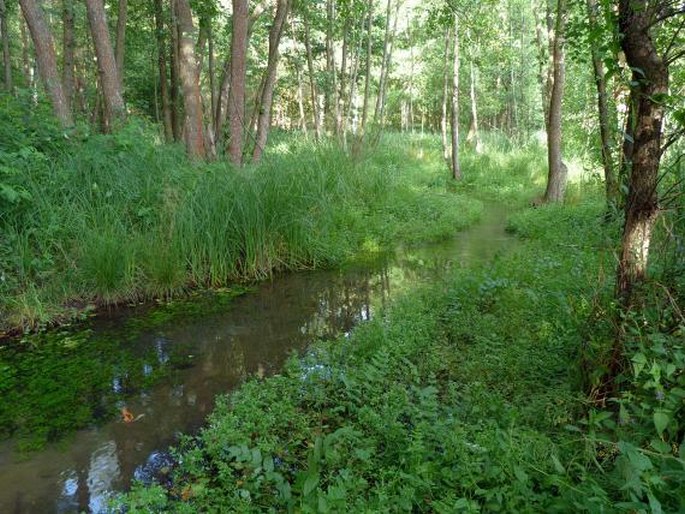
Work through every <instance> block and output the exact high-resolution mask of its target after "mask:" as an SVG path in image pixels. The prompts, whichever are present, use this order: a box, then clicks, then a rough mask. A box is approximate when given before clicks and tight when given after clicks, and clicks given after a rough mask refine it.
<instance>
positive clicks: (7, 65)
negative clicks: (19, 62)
mask: <svg viewBox="0 0 685 514" xmlns="http://www.w3.org/2000/svg"><path fill="white" fill-rule="evenodd" d="M0 32H1V33H2V67H3V82H4V85H5V91H12V59H11V56H10V35H9V24H8V23H7V7H6V6H5V0H0Z"/></svg>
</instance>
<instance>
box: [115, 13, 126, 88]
mask: <svg viewBox="0 0 685 514" xmlns="http://www.w3.org/2000/svg"><path fill="white" fill-rule="evenodd" d="M127 1H128V0H119V13H118V16H117V40H116V46H115V52H116V53H115V60H116V62H117V71H118V72H119V80H120V81H121V89H122V90H123V89H124V54H125V49H126V15H127V9H128V5H127Z"/></svg>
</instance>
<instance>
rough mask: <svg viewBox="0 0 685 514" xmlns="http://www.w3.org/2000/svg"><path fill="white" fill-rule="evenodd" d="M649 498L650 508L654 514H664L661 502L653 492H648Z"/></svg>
mask: <svg viewBox="0 0 685 514" xmlns="http://www.w3.org/2000/svg"><path fill="white" fill-rule="evenodd" d="M647 498H648V499H649V508H650V509H651V510H652V514H662V512H663V510H661V502H659V500H657V499H656V496H654V495H653V494H652V493H651V492H648V493H647Z"/></svg>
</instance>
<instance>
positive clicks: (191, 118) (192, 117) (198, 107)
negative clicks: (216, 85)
mask: <svg viewBox="0 0 685 514" xmlns="http://www.w3.org/2000/svg"><path fill="white" fill-rule="evenodd" d="M174 1H175V2H176V17H177V19H178V35H179V57H180V59H179V75H180V78H181V85H182V88H183V107H184V109H183V113H184V124H183V127H184V130H183V138H184V140H185V145H186V151H187V152H188V155H189V156H190V157H191V158H193V159H204V158H205V156H206V151H205V137H204V130H203V124H202V98H201V96H200V83H199V78H200V73H199V71H198V65H197V60H196V59H195V39H194V37H193V36H194V32H195V28H194V27H193V16H192V13H191V12H190V5H189V4H188V0H174Z"/></svg>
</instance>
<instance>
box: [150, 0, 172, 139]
mask: <svg viewBox="0 0 685 514" xmlns="http://www.w3.org/2000/svg"><path fill="white" fill-rule="evenodd" d="M155 36H156V38H157V65H158V67H159V96H160V97H161V100H162V120H163V123H164V138H165V139H166V140H167V141H172V140H173V139H174V131H173V125H172V120H171V106H170V105H169V85H168V84H169V83H168V79H167V69H166V68H167V53H166V41H165V40H164V10H163V8H162V0H155Z"/></svg>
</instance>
